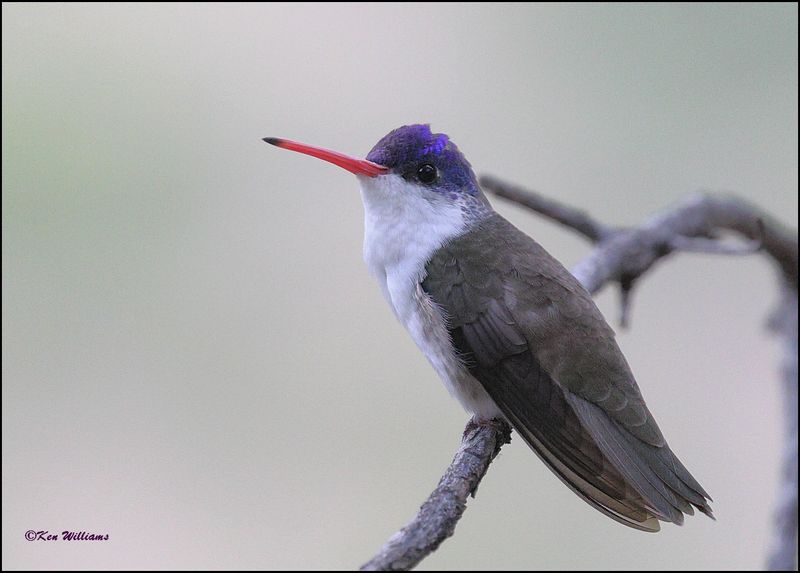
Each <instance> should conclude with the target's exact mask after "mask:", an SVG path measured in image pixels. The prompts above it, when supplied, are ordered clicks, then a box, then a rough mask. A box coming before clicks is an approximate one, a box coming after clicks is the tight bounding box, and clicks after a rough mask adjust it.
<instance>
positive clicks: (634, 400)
mask: <svg viewBox="0 0 800 573" xmlns="http://www.w3.org/2000/svg"><path fill="white" fill-rule="evenodd" d="M264 141H266V142H267V143H270V144H272V145H276V146H278V147H281V148H283V149H288V150H291V151H296V152H299V153H304V154H306V155H311V156H313V157H317V158H319V159H323V160H325V161H328V162H330V163H333V164H335V165H338V166H339V167H342V168H344V169H346V170H347V171H350V172H351V173H354V174H355V175H356V177H357V179H358V182H359V183H360V186H361V199H362V201H363V204H364V260H365V262H366V264H367V266H368V268H369V270H370V272H371V274H372V275H374V276H375V278H376V279H377V281H378V283H379V285H380V288H381V291H382V292H383V296H384V297H385V298H386V300H387V301H388V303H389V306H390V307H391V309H392V311H393V312H394V314H395V316H396V317H397V319H398V320H399V321H400V322H401V323H402V324H403V326H405V328H406V329H407V330H408V332H409V334H410V335H411V337H412V338H413V339H414V341H415V342H416V344H417V346H419V348H420V350H422V352H423V353H424V354H425V356H426V357H427V359H428V361H429V362H430V363H431V365H432V366H433V368H434V369H435V370H436V372H437V373H438V374H439V377H440V378H441V379H442V381H443V382H444V384H445V386H446V387H447V389H448V391H449V392H450V394H452V395H453V396H454V397H455V398H456V399H457V400H458V401H459V402H460V403H461V405H462V406H463V407H464V409H465V410H466V411H467V412H468V413H470V414H472V416H473V421H474V422H475V423H480V422H481V421H485V420H490V419H492V418H501V419H505V420H506V421H508V423H509V424H510V425H511V426H512V427H513V428H514V430H516V432H517V433H518V434H519V435H520V436H521V437H522V438H523V439H524V441H525V442H526V443H527V444H528V445H529V446H530V448H531V449H532V450H533V451H534V452H535V453H536V454H537V455H538V456H539V458H540V459H541V460H542V461H543V462H544V463H545V464H546V465H547V466H548V467H549V468H550V470H552V471H553V473H555V475H556V476H558V477H559V478H560V479H561V481H562V482H564V484H566V485H567V486H568V487H569V488H570V489H572V491H574V492H575V493H576V494H578V495H579V496H580V497H581V498H583V499H584V500H585V501H586V502H588V503H589V504H590V505H591V506H593V507H594V508H595V509H597V510H599V511H601V512H602V513H604V514H605V515H607V516H609V517H611V518H612V519H614V520H616V521H618V522H620V523H622V524H624V525H627V526H629V527H632V528H634V529H638V530H641V531H648V532H655V531H658V530H659V529H660V523H659V522H660V521H664V522H672V523H675V524H678V525H680V524H682V523H683V519H684V514H687V515H692V514H694V509H693V508H697V509H698V510H699V511H700V512H702V513H704V514H706V515H708V516H709V517H712V518H713V514H712V510H711V507H710V506H709V504H708V501H711V498H710V496H709V495H708V494H707V493H706V491H705V490H704V489H703V488H702V486H701V485H700V484H699V483H698V482H697V480H695V479H694V477H692V475H691V474H690V473H689V471H688V470H687V469H686V468H685V467H684V465H683V464H682V463H681V462H680V460H679V459H678V458H677V456H676V455H675V454H674V453H673V452H672V450H671V449H670V447H669V445H668V444H667V441H666V440H665V439H664V435H663V434H662V432H661V430H660V429H659V427H658V425H657V424H656V421H655V419H654V418H653V415H652V414H651V413H650V410H649V409H648V408H647V405H646V404H645V401H644V398H643V397H642V393H641V391H640V389H639V386H638V384H637V383H636V380H635V379H634V376H633V373H632V371H631V368H630V366H629V365H628V362H627V360H626V359H625V356H624V355H623V354H622V351H621V350H620V348H619V346H618V345H617V342H616V340H615V333H614V330H613V329H612V328H611V327H610V326H609V325H608V323H607V322H606V320H605V319H604V318H603V315H602V314H601V313H600V310H599V309H598V308H597V306H596V305H595V303H594V301H593V299H592V297H591V295H590V294H589V293H588V292H587V291H586V289H584V288H583V286H582V285H581V284H580V283H579V282H578V280H577V279H576V278H575V277H574V276H573V275H572V274H571V273H570V272H569V271H568V270H567V269H566V268H565V267H564V266H563V265H562V264H561V263H560V262H558V261H557V260H556V259H555V258H554V257H553V256H551V255H550V254H549V253H548V252H547V251H546V250H545V249H544V248H543V247H542V246H541V245H539V243H537V242H536V241H535V240H533V239H532V238H530V237H529V236H528V235H526V234H525V233H523V232H522V231H520V230H519V229H517V228H516V227H514V226H513V225H512V224H511V223H510V222H509V221H507V220H506V219H504V218H503V217H502V216H501V215H499V214H498V213H497V212H496V211H495V210H494V209H493V208H492V206H491V204H490V203H489V201H488V199H487V198H486V196H485V195H484V193H483V191H482V190H481V188H480V186H479V184H478V181H477V179H476V177H475V174H474V172H473V170H472V167H471V166H470V163H469V162H468V161H467V159H466V158H465V157H464V155H463V154H462V153H461V152H460V151H459V149H458V147H456V144H455V143H453V141H452V140H451V139H450V138H449V137H448V136H447V135H445V134H443V133H433V132H432V131H431V129H430V126H429V125H427V124H418V125H406V126H403V127H400V128H397V129H395V130H393V131H391V132H390V133H388V134H387V135H386V136H384V137H383V138H382V139H381V140H380V141H378V143H377V144H376V145H375V146H374V147H373V148H372V150H371V151H370V152H369V154H368V155H367V157H366V159H357V158H354V157H350V156H347V155H344V154H341V153H338V152H335V151H330V150H327V149H323V148H319V147H313V146H310V145H305V144H302V143H297V142H294V141H289V140H287V139H280V138H273V137H268V138H264Z"/></svg>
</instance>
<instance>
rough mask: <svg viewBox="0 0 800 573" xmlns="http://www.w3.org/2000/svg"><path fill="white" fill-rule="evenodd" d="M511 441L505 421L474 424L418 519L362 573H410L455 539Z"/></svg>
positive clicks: (394, 538)
mask: <svg viewBox="0 0 800 573" xmlns="http://www.w3.org/2000/svg"><path fill="white" fill-rule="evenodd" d="M510 441H511V427H510V426H509V425H508V424H507V423H506V422H505V421H502V420H491V421H490V422H485V423H481V424H476V423H473V422H470V423H469V424H467V427H466V429H465V430H464V436H463V437H462V439H461V447H460V448H458V451H457V452H456V455H455V457H454V458H453V461H452V463H451V464H450V467H448V468H447V471H446V472H445V473H444V475H443V476H442V479H440V480H439V485H437V486H436V489H435V490H433V493H432V494H431V495H430V497H428V500H427V501H426V502H425V503H423V504H422V507H420V509H419V513H417V515H416V517H414V519H412V520H411V522H410V523H409V524H408V525H406V526H405V527H404V528H403V529H401V530H400V531H398V532H397V533H395V534H394V535H393V536H392V537H391V538H390V539H389V541H387V542H386V545H384V546H383V548H381V550H380V552H379V553H378V554H377V555H376V556H375V557H373V558H372V559H370V561H369V562H367V563H365V564H364V565H362V566H361V570H362V571H408V570H409V569H412V568H413V567H416V565H417V563H419V562H420V561H422V560H423V559H424V558H425V557H427V556H428V555H430V554H431V553H433V552H434V551H436V548H437V547H439V544H440V543H441V542H442V541H444V540H445V539H447V538H448V537H450V536H451V535H453V532H454V531H455V529H456V523H458V520H459V519H461V514H463V513H464V510H465V509H466V508H467V498H468V497H469V496H470V495H472V496H473V497H474V496H475V491H476V490H477V489H478V484H480V482H481V479H482V478H483V476H484V474H485V473H486V470H488V469H489V464H490V463H492V460H493V459H494V458H495V456H497V454H498V453H499V452H500V448H501V447H502V446H503V445H504V444H507V443H509V442H510Z"/></svg>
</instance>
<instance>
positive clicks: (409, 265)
mask: <svg viewBox="0 0 800 573" xmlns="http://www.w3.org/2000/svg"><path fill="white" fill-rule="evenodd" d="M359 181H360V182H361V197H362V199H363V201H364V213H365V217H364V260H365V261H366V263H367V266H368V267H369V269H370V271H371V272H372V274H373V275H375V277H376V278H377V279H378V282H379V284H380V286H381V290H382V291H383V294H384V296H385V297H386V300H387V301H388V302H389V305H390V306H391V307H392V310H393V311H394V313H395V315H396V316H397V318H398V320H399V321H400V322H401V323H402V324H403V326H405V327H406V329H407V330H408V332H409V334H411V337H412V338H413V339H414V342H416V343H417V346H419V348H420V350H422V352H423V353H424V354H425V356H426V357H427V358H428V360H429V361H430V363H431V364H432V365H433V367H434V369H436V372H437V373H438V374H439V376H440V377H441V378H442V380H443V381H444V383H445V386H447V389H448V390H449V391H450V393H451V394H452V395H453V396H455V398H457V399H458V400H459V402H461V405H462V406H463V407H464V409H466V410H467V411H468V412H470V413H472V414H474V415H475V416H476V417H477V418H479V419H488V418H493V417H496V416H499V415H500V411H499V409H498V408H497V406H496V405H495V404H494V402H493V401H492V400H491V398H489V396H488V394H486V391H485V390H484V389H483V387H482V386H481V385H480V383H479V382H478V381H477V380H475V378H473V377H472V376H471V375H470V374H469V372H468V371H467V369H466V368H465V367H464V365H463V364H462V363H461V361H460V360H459V359H458V358H457V357H456V354H455V352H454V350H453V346H452V342H451V340H450V335H449V334H448V332H447V329H446V327H445V322H444V319H443V316H442V312H441V310H440V309H439V308H438V307H437V305H436V304H435V303H434V302H433V301H432V300H431V298H430V297H429V296H428V295H427V294H426V293H425V292H424V291H423V290H422V287H421V285H420V283H421V282H422V280H423V279H424V278H425V265H426V263H427V262H428V261H429V260H430V258H431V256H432V255H433V253H434V252H435V251H436V250H438V249H439V248H440V247H441V246H442V245H443V244H444V243H445V242H447V241H448V240H449V239H451V238H453V237H456V236H458V235H460V234H461V233H463V232H464V230H465V227H466V223H465V221H464V217H463V214H462V212H461V209H460V207H459V206H458V205H456V204H454V203H453V202H452V201H449V200H447V199H445V198H442V197H439V196H437V195H436V194H435V192H432V191H429V190H427V189H425V188H421V187H419V186H416V185H413V184H410V183H408V182H406V181H405V180H404V179H402V178H401V177H399V176H397V175H383V176H380V177H375V178H368V177H359Z"/></svg>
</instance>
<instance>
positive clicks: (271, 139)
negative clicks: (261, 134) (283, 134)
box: [261, 137, 283, 147]
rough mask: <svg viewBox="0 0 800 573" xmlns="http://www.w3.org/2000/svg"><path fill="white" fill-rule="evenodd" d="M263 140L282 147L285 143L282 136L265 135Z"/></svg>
mask: <svg viewBox="0 0 800 573" xmlns="http://www.w3.org/2000/svg"><path fill="white" fill-rule="evenodd" d="M261 141H265V142H266V143H269V144H270V145H277V146H278V147H280V146H281V144H282V143H283V140H282V139H281V138H280V137H265V138H263V139H262V140H261Z"/></svg>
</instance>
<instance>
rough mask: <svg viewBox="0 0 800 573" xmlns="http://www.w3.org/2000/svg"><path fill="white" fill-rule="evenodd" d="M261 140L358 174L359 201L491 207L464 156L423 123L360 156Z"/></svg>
mask: <svg viewBox="0 0 800 573" xmlns="http://www.w3.org/2000/svg"><path fill="white" fill-rule="evenodd" d="M264 141H266V142H267V143H271V144H273V145H277V146H278V147H282V148H284V149H289V150H292V151H298V152H300V153H305V154H307V155H312V156H314V157H317V158H319V159H323V160H325V161H329V162H331V163H334V164H335V165H338V166H339V167H342V168H344V169H346V170H348V171H350V172H351V173H354V174H356V175H357V176H358V178H359V181H360V183H361V186H362V188H363V190H364V199H365V201H368V200H370V198H372V199H374V200H379V201H381V202H388V203H392V202H396V203H408V202H409V200H411V199H412V198H413V199H414V200H415V202H418V201H419V200H420V199H422V200H423V201H424V202H423V203H422V205H424V204H425V203H427V204H429V205H430V206H431V207H432V208H436V207H437V206H444V205H449V206H458V207H459V208H460V210H462V211H463V212H465V214H466V215H468V216H472V217H475V216H480V215H482V214H484V213H488V212H490V211H491V207H490V206H489V203H488V201H487V199H486V197H485V196H484V194H483V192H482V191H481V189H480V187H479V186H478V181H477V179H476V177H475V174H474V173H473V171H472V167H471V166H470V164H469V162H468V161H467V159H466V158H465V157H464V155H463V154H462V153H461V152H460V151H459V149H458V147H456V144H455V143H453V141H452V140H451V139H450V138H449V137H448V136H447V135H445V134H444V133H433V132H431V129H430V126H429V125H427V124H416V125H405V126H403V127H399V128H397V129H395V130H393V131H391V132H389V133H388V134H386V135H385V136H384V137H383V138H382V139H381V140H380V141H379V142H378V143H376V144H375V146H374V147H373V148H372V150H371V151H370V152H369V154H367V158H366V159H356V158H353V157H349V156H346V155H343V154H340V153H338V152H334V151H330V150H327V149H321V148H318V147H312V146H309V145H305V144H300V143H296V142H293V141H288V140H285V139H276V138H265V139H264Z"/></svg>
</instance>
